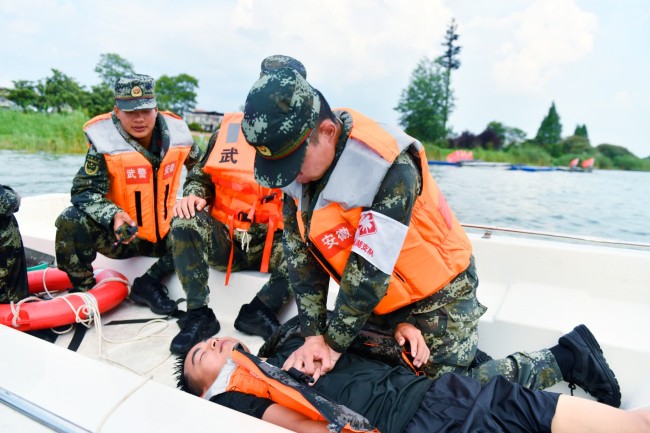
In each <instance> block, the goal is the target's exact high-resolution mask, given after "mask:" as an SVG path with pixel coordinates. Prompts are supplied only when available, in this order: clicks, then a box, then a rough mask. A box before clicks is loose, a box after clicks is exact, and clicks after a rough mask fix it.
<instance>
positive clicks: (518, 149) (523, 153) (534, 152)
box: [506, 142, 553, 165]
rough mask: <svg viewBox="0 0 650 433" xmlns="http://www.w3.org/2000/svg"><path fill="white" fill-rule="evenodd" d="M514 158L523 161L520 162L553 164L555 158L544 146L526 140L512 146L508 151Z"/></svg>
mask: <svg viewBox="0 0 650 433" xmlns="http://www.w3.org/2000/svg"><path fill="white" fill-rule="evenodd" d="M506 153H508V154H510V155H511V156H512V158H513V159H515V160H517V161H521V162H517V163H518V164H530V165H551V164H552V162H553V158H552V157H551V155H550V154H549V153H548V152H547V151H546V150H545V149H543V148H542V147H540V146H537V145H535V144H533V143H531V142H524V143H522V144H521V145H520V146H513V147H510V148H509V149H508V150H507V152H506Z"/></svg>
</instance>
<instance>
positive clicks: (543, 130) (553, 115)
mask: <svg viewBox="0 0 650 433" xmlns="http://www.w3.org/2000/svg"><path fill="white" fill-rule="evenodd" d="M561 139H562V124H561V123H560V116H559V115H558V114H557V111H556V109H555V102H553V103H552V104H551V108H549V110H548V114H547V115H546V117H545V118H544V120H542V124H541V125H540V126H539V129H538V130H537V135H536V136H535V141H536V142H537V143H538V144H540V145H541V146H542V147H544V148H545V149H546V150H547V151H548V152H549V153H550V154H551V155H553V156H558V148H557V144H558V143H559V141H560V140H561Z"/></svg>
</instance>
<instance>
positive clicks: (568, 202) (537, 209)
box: [0, 150, 650, 243]
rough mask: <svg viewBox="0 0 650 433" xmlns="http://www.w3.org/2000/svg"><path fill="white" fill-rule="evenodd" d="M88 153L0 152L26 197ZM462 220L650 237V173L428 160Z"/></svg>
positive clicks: (3, 175)
mask: <svg viewBox="0 0 650 433" xmlns="http://www.w3.org/2000/svg"><path fill="white" fill-rule="evenodd" d="M83 162H84V156H83V155H51V154H46V153H37V154H28V153H22V152H16V151H7V150H0V183H2V184H4V185H9V186H11V187H12V188H14V189H15V190H16V191H18V192H19V193H20V194H21V195H22V196H24V197H28V196H33V195H37V194H43V193H51V192H64V193H67V192H70V188H71V186H72V178H73V177H74V175H75V174H76V173H77V171H78V170H79V168H80V167H81V166H82V164H83ZM430 169H431V172H432V174H433V175H434V177H435V178H436V181H437V182H438V184H439V185H440V188H441V189H442V190H443V192H444V193H445V196H446V197H447V201H448V202H449V204H450V205H451V207H452V209H453V210H454V212H455V213H456V216H457V217H458V219H459V220H460V221H461V222H462V223H465V224H477V225H489V226H498V227H507V228H514V229H526V230H535V231H542V232H552V233H563V234H569V235H577V236H586V237H597V238H606V239H617V240H623V241H628V242H637V243H650V173H648V172H626V171H609V170H607V171H606V170H596V171H594V172H593V173H580V172H575V173H574V172H563V171H549V172H526V171H518V170H514V171H513V170H506V169H504V168H497V167H454V166H435V165H434V166H430Z"/></svg>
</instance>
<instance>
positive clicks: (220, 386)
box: [201, 357, 237, 400]
mask: <svg viewBox="0 0 650 433" xmlns="http://www.w3.org/2000/svg"><path fill="white" fill-rule="evenodd" d="M235 368H237V364H235V361H233V360H232V358H231V357H228V361H226V365H224V366H223V368H222V369H221V372H219V376H217V378H216V379H215V381H214V382H213V383H212V385H210V387H209V388H208V390H207V391H205V393H204V394H203V395H202V396H201V397H202V398H204V399H206V400H210V399H211V398H212V397H214V396H215V395H218V394H222V393H224V392H226V387H227V386H228V382H230V376H232V373H233V371H235Z"/></svg>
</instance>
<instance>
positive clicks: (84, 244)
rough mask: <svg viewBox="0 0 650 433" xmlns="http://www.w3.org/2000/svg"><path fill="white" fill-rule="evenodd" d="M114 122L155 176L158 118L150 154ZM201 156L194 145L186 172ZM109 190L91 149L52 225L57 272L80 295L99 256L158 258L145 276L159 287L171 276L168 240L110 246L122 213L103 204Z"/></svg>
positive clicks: (161, 130) (162, 145) (162, 127)
mask: <svg viewBox="0 0 650 433" xmlns="http://www.w3.org/2000/svg"><path fill="white" fill-rule="evenodd" d="M154 106H155V105H154ZM112 119H113V124H114V126H115V128H117V130H118V131H119V133H120V134H121V135H122V137H124V139H125V140H126V141H127V142H128V143H129V144H131V145H132V146H133V147H134V148H135V149H136V150H137V151H138V152H140V153H141V154H142V155H144V156H145V158H147V160H149V162H150V163H151V165H152V167H153V168H154V170H157V169H158V167H159V166H160V163H161V161H162V159H163V158H164V156H165V151H166V149H167V148H168V147H169V130H168V128H167V125H166V123H165V121H164V119H163V118H162V115H161V114H160V113H158V116H157V119H156V126H155V128H154V133H153V138H152V140H151V142H152V144H151V147H150V149H149V150H147V149H146V148H145V147H144V146H142V145H141V144H140V143H139V142H138V141H136V140H135V139H134V138H133V137H131V136H130V135H129V134H128V133H127V132H126V131H125V130H124V128H123V127H122V125H121V123H120V121H119V120H118V119H117V116H116V115H115V113H112ZM201 156H202V153H201V150H200V148H199V147H198V146H197V145H196V144H193V145H192V149H191V150H190V153H189V154H188V156H187V159H186V160H185V167H186V168H187V170H191V168H192V167H193V166H194V165H195V164H196V163H197V161H198V160H199V159H200V158H201ZM109 190H110V180H109V175H108V168H107V165H106V160H105V159H104V155H102V154H101V153H99V152H97V150H96V149H95V146H94V145H93V144H92V143H90V146H89V148H88V153H87V154H86V161H85V164H84V166H83V167H82V168H81V169H79V172H78V173H77V175H76V176H75V178H74V180H73V182H72V190H71V201H72V204H73V206H71V207H69V208H67V209H65V210H64V211H63V212H62V213H61V215H59V217H58V218H57V220H56V227H57V232H56V244H55V247H56V261H57V266H58V267H59V269H62V270H64V271H66V272H67V273H68V276H69V277H70V281H71V282H72V284H73V285H74V287H76V288H78V289H81V290H88V289H90V288H92V287H93V286H94V285H95V279H94V276H93V273H92V262H93V261H94V260H95V258H96V256H97V252H99V253H101V254H103V255H105V256H106V257H110V258H115V259H126V258H130V257H135V256H149V257H160V260H158V261H156V263H154V264H153V265H152V266H151V268H149V270H147V274H148V275H150V276H151V277H152V278H154V279H155V280H157V281H160V280H161V279H162V278H163V277H165V276H167V275H169V274H171V273H173V272H174V263H173V258H172V250H171V239H170V236H169V234H167V236H165V238H163V239H162V240H161V241H160V242H156V243H152V242H149V241H146V240H144V239H141V238H138V237H136V238H135V239H133V240H132V241H131V242H130V243H129V244H128V245H124V244H121V243H120V244H118V245H117V246H114V244H115V242H116V239H115V233H114V231H113V217H114V216H115V214H116V213H117V212H121V211H122V209H120V208H119V207H118V206H117V205H115V203H113V202H111V201H110V200H108V199H106V194H107V193H108V191H109Z"/></svg>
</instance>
